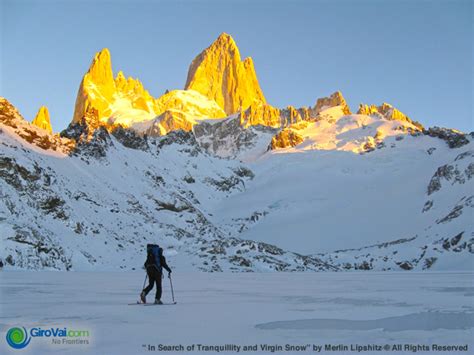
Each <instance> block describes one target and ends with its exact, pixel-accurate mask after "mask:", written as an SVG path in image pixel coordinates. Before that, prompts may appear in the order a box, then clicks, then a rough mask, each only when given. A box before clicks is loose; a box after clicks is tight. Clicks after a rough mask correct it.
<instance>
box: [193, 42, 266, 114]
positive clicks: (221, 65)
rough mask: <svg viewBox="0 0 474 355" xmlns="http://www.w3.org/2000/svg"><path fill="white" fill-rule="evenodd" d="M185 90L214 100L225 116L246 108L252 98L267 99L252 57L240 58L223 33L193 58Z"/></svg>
mask: <svg viewBox="0 0 474 355" xmlns="http://www.w3.org/2000/svg"><path fill="white" fill-rule="evenodd" d="M185 89H192V90H195V91H198V92H200V93H201V94H203V95H205V96H206V97H208V98H209V99H211V100H214V101H216V102H217V104H218V105H219V106H220V107H221V108H222V109H223V110H224V111H225V112H226V114H227V115H231V114H233V113H236V112H237V111H239V110H246V109H247V108H248V107H249V106H250V105H252V103H253V102H254V101H260V102H262V103H265V102H266V101H265V97H264V96H263V92H262V90H261V89H260V85H259V84H258V80H257V75H256V73H255V68H254V65H253V61H252V59H251V58H246V59H244V60H243V61H242V60H241V57H240V52H239V49H238V48H237V45H236V44H235V42H234V40H233V39H232V37H231V36H230V35H228V34H226V33H223V34H221V35H220V36H219V38H217V40H216V41H215V42H214V43H213V44H211V45H210V46H209V47H208V48H207V49H205V50H204V51H203V52H201V54H199V55H198V56H197V57H196V58H194V60H193V61H192V63H191V65H190V67H189V71H188V78H187V81H186V85H185Z"/></svg>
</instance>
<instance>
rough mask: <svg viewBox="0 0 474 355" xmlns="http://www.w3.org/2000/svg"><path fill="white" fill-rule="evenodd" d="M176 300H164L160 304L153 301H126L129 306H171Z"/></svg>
mask: <svg viewBox="0 0 474 355" xmlns="http://www.w3.org/2000/svg"><path fill="white" fill-rule="evenodd" d="M176 303H177V302H166V303H165V302H164V303H162V304H155V303H141V302H136V303H128V305H129V306H133V305H135V306H172V305H175V304H176Z"/></svg>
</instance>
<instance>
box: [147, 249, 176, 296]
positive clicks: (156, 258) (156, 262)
mask: <svg viewBox="0 0 474 355" xmlns="http://www.w3.org/2000/svg"><path fill="white" fill-rule="evenodd" d="M146 249H147V257H146V261H145V268H146V273H147V275H148V286H147V287H145V288H144V289H143V291H142V293H140V300H141V301H142V302H143V303H146V295H147V294H148V292H150V291H151V289H152V288H153V284H154V283H156V295H155V304H163V302H161V291H162V289H161V279H162V277H163V268H164V269H165V270H166V271H168V277H170V275H171V269H170V267H169V266H168V264H167V263H166V259H165V257H164V255H163V248H160V247H159V246H158V245H156V244H147V246H146Z"/></svg>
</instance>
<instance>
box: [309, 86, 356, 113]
mask: <svg viewBox="0 0 474 355" xmlns="http://www.w3.org/2000/svg"><path fill="white" fill-rule="evenodd" d="M335 106H341V108H342V111H343V112H344V114H345V115H350V114H351V110H350V109H349V106H348V105H347V102H346V100H345V99H344V96H342V92H340V91H336V92H334V93H333V94H331V96H329V97H322V98H320V99H318V100H317V101H316V106H315V107H314V109H315V110H316V112H318V113H319V112H321V111H323V110H324V109H326V108H329V107H335Z"/></svg>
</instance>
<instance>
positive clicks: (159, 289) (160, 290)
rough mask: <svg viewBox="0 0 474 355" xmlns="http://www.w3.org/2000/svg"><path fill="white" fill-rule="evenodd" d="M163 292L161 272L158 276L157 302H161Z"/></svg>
mask: <svg viewBox="0 0 474 355" xmlns="http://www.w3.org/2000/svg"><path fill="white" fill-rule="evenodd" d="M161 292H162V289H161V272H158V271H157V275H156V295H155V299H156V300H161Z"/></svg>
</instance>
